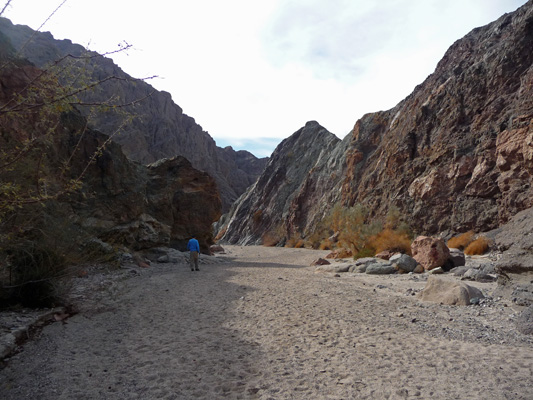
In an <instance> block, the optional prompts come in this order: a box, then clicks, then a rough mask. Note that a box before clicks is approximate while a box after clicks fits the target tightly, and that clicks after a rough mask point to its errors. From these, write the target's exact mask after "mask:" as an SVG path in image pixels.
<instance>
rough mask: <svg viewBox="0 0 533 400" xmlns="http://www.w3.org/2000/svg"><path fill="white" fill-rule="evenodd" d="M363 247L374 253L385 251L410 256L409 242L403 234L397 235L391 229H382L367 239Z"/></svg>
mask: <svg viewBox="0 0 533 400" xmlns="http://www.w3.org/2000/svg"><path fill="white" fill-rule="evenodd" d="M365 247H370V248H373V249H375V251H376V253H380V252H382V251H385V250H390V251H398V252H401V253H405V254H411V240H410V239H409V237H408V236H407V234H405V233H398V232H397V231H393V230H392V229H384V230H382V231H381V232H380V233H378V234H377V235H374V236H371V237H370V238H369V239H368V242H367V243H366V246H365Z"/></svg>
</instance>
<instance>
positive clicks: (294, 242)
mask: <svg viewBox="0 0 533 400" xmlns="http://www.w3.org/2000/svg"><path fill="white" fill-rule="evenodd" d="M285 247H291V248H294V249H301V248H302V247H305V242H304V240H303V239H302V238H301V237H299V236H297V237H291V238H290V239H289V240H287V243H285Z"/></svg>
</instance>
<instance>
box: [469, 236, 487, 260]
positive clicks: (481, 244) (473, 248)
mask: <svg viewBox="0 0 533 400" xmlns="http://www.w3.org/2000/svg"><path fill="white" fill-rule="evenodd" d="M489 246H490V241H489V239H487V238H486V237H485V236H480V237H478V238H477V239H476V240H474V241H473V242H472V243H470V244H469V245H468V246H467V248H466V249H465V254H468V255H469V256H474V255H481V254H484V253H486V252H487V250H488V249H489Z"/></svg>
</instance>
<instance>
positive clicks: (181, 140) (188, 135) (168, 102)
mask: <svg viewBox="0 0 533 400" xmlns="http://www.w3.org/2000/svg"><path fill="white" fill-rule="evenodd" d="M0 32H1V33H3V34H4V35H6V37H8V38H9V40H10V41H11V42H12V44H13V46H14V48H15V49H21V48H22V51H21V52H20V55H21V56H23V57H25V58H27V59H28V60H30V61H31V62H32V63H34V64H35V65H36V66H37V67H41V68H42V67H44V66H45V65H47V64H49V63H51V62H54V61H56V60H58V59H59V58H61V57H63V56H65V55H67V54H70V55H74V56H80V55H82V54H85V53H86V51H85V49H84V48H83V47H82V46H80V45H77V44H73V43H72V42H71V41H69V40H55V39H54V38H53V36H52V35H51V34H50V33H48V32H44V33H43V32H34V31H33V30H32V29H30V28H28V27H26V26H21V25H13V24H12V23H11V22H10V21H9V20H7V19H5V18H0ZM30 38H31V40H30ZM92 55H95V56H96V54H94V53H93V54H92ZM82 64H83V68H85V73H87V74H88V75H89V76H90V77H91V79H94V80H96V81H98V80H102V79H106V78H107V77H110V76H115V77H118V78H120V79H115V80H109V81H107V82H104V83H103V84H102V85H99V87H98V90H95V91H92V92H90V93H85V94H84V95H83V99H84V101H86V102H90V103H98V102H103V101H105V100H108V99H109V98H112V97H113V98H114V100H115V101H116V102H119V103H123V104H127V103H130V102H133V101H136V100H138V99H144V100H143V101H141V102H139V103H136V104H135V106H131V107H128V108H125V110H127V111H128V112H131V113H132V114H133V115H135V118H134V119H133V121H132V122H131V123H130V124H128V125H127V126H126V127H125V128H124V130H123V132H122V133H121V134H120V135H117V136H115V137H114V140H115V141H116V142H117V143H119V144H120V145H121V146H122V148H123V151H124V152H125V154H126V155H127V156H128V157H129V158H131V159H132V160H135V161H138V162H141V163H144V164H147V163H151V162H154V161H156V160H159V159H161V158H171V157H174V156H178V155H180V156H183V157H186V158H187V159H188V160H189V161H190V162H191V163H192V165H193V166H194V167H195V168H197V169H200V170H202V171H205V172H207V173H209V174H210V175H211V176H212V177H213V178H215V180H216V182H217V185H218V188H219V190H220V193H221V198H222V204H223V209H224V210H228V209H229V207H230V205H231V204H232V203H233V202H234V201H235V199H237V197H238V196H239V195H240V194H241V193H243V192H244V190H245V189H246V188H247V187H248V186H249V185H251V184H252V183H253V182H254V181H255V180H256V179H257V177H258V175H259V173H260V172H261V171H262V169H263V167H264V166H265V164H266V161H267V159H266V158H263V159H258V158H256V157H255V156H254V155H252V154H251V153H248V152H242V151H241V152H236V151H234V150H233V149H232V148H220V147H218V146H216V143H215V141H214V140H213V138H212V137H211V136H210V135H209V134H208V133H207V132H205V131H204V130H203V129H202V127H201V126H200V125H198V124H197V123H196V122H195V120H194V119H193V118H191V117H189V116H187V115H186V114H184V113H183V110H182V109H181V108H180V107H179V106H178V105H176V104H175V103H174V102H173V101H172V98H171V96H170V94H169V93H167V92H159V91H156V90H155V89H154V88H153V87H152V86H150V85H149V84H148V83H146V82H142V81H133V80H132V78H131V77H130V76H129V75H127V74H126V73H124V72H123V71H122V70H121V69H120V68H119V67H118V66H117V65H115V64H114V63H113V61H112V60H111V59H109V58H105V57H94V58H91V59H90V60H89V61H88V62H87V63H82ZM81 111H82V112H84V109H83V108H81ZM92 121H93V122H92V123H93V127H94V128H96V129H98V130H100V131H102V132H103V133H106V134H110V133H111V132H114V131H115V130H116V129H117V128H118V127H119V126H120V125H121V124H122V119H121V118H119V117H117V116H114V115H110V114H104V113H102V114H98V115H96V116H94V117H93V120H92Z"/></svg>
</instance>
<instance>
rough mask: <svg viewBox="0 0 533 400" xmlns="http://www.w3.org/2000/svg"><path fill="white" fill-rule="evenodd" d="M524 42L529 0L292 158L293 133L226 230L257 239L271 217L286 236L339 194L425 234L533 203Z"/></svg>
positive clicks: (483, 225)
mask: <svg viewBox="0 0 533 400" xmlns="http://www.w3.org/2000/svg"><path fill="white" fill-rule="evenodd" d="M532 48H533V1H529V2H528V3H527V4H526V5H524V6H523V7H521V8H520V9H518V10H517V11H516V12H514V13H512V14H506V15H504V16H502V17H501V18H500V19H498V20H497V21H495V22H493V23H491V24H489V25H487V26H484V27H481V28H477V29H474V30H473V31H472V32H470V33H469V34H468V35H466V36H465V37H464V38H463V39H461V40H458V41H457V42H456V43H454V44H453V45H452V46H451V47H450V49H449V50H448V51H447V52H446V54H445V56H444V58H443V59H442V60H441V61H440V62H439V64H438V66H437V68H436V70H435V72H434V73H433V74H431V75H430V76H429V77H428V78H427V79H426V80H425V81H424V82H423V83H422V84H421V85H419V86H417V87H416V88H415V90H414V91H413V93H412V94H411V95H409V96H408V97H407V98H406V99H405V100H403V101H402V102H400V103H399V104H398V105H397V106H396V107H394V108H393V109H391V110H388V111H381V112H376V113H372V114H367V115H365V116H363V117H362V118H361V119H360V120H358V121H357V123H356V124H355V126H354V128H353V131H352V133H351V135H349V136H347V137H346V138H345V139H344V140H343V141H334V140H333V141H331V143H328V144H325V143H323V142H315V141H314V140H312V139H309V140H306V146H307V148H308V149H307V150H306V153H307V154H305V155H302V157H301V158H297V159H296V158H295V159H293V160H290V159H288V158H287V157H286V155H287V154H290V153H291V152H292V153H299V152H300V151H301V149H302V147H300V148H298V149H296V148H295V149H291V148H290V147H289V146H298V145H299V143H300V142H299V141H298V137H297V136H299V135H301V133H298V132H297V133H296V134H294V135H293V136H294V137H291V138H289V139H287V140H286V141H285V142H284V143H282V145H280V146H279V147H278V149H276V152H275V153H274V155H273V157H272V159H271V160H270V162H269V164H268V166H267V169H266V170H265V171H264V173H263V175H262V176H261V177H260V178H259V180H258V182H257V184H256V185H255V186H254V187H251V188H250V190H249V192H248V193H246V195H245V196H243V197H242V198H241V199H240V200H239V202H238V204H237V205H236V206H235V208H234V210H233V213H232V214H231V215H230V217H229V220H230V222H229V224H228V225H227V231H226V234H225V236H224V239H225V240H228V241H231V242H239V243H248V242H258V241H259V237H260V233H261V232H263V233H264V232H265V231H266V230H268V229H271V226H272V221H273V220H278V221H280V223H279V224H278V225H282V226H283V229H281V233H282V234H283V235H282V236H283V237H288V236H290V235H291V234H292V233H295V232H298V233H301V234H302V235H304V236H305V235H306V234H308V233H309V232H312V229H313V227H314V225H316V222H317V220H319V219H320V217H323V216H324V215H325V214H326V213H327V211H328V210H329V209H330V208H331V207H332V206H333V204H335V202H336V201H340V202H341V204H343V205H345V206H352V205H355V204H357V203H360V204H363V205H364V206H366V208H367V209H368V210H370V211H371V215H370V217H371V218H383V217H384V216H385V215H386V214H387V212H388V210H389V209H390V207H391V206H394V207H396V208H397V209H399V210H400V211H401V213H402V214H403V215H404V219H405V221H406V222H408V223H409V224H410V225H411V226H412V228H414V229H415V231H417V232H418V233H423V234H426V235H431V234H436V233H439V232H442V231H452V232H464V231H467V230H474V231H477V232H480V231H487V230H490V229H494V228H496V227H498V226H499V225H500V224H503V223H505V222H506V221H508V220H509V218H510V217H512V216H513V215H515V214H516V213H517V212H519V211H520V210H524V209H526V208H528V207H531V206H533V189H532V184H533V169H532V168H533V167H532V166H533V51H531V49H532ZM308 129H309V128H308V127H307V125H306V127H305V128H302V130H303V131H306V130H308ZM299 132H300V131H299ZM300 146H301V145H300ZM321 150H324V151H325V153H324V154H323V155H322V156H321V157H319V156H318V155H317V154H315V153H316V152H320V151H321ZM281 155H284V156H283V157H281ZM282 181H285V182H291V184H290V185H288V184H280V182H282ZM274 182H276V184H274ZM282 188H285V189H284V190H285V192H280V190H281V189H282ZM278 202H280V204H281V203H282V202H286V204H285V205H284V206H283V207H285V208H283V207H281V206H280V205H278ZM274 204H275V205H274ZM282 210H283V211H282ZM259 214H260V216H261V218H262V219H255V220H254V219H253V217H252V216H253V215H257V216H259ZM265 216H266V218H265Z"/></svg>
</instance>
